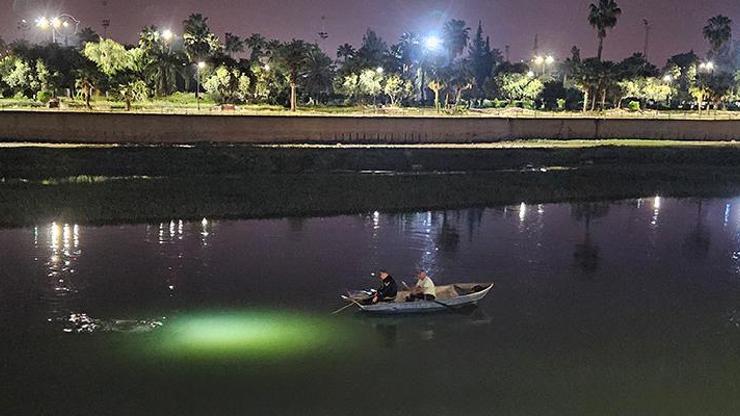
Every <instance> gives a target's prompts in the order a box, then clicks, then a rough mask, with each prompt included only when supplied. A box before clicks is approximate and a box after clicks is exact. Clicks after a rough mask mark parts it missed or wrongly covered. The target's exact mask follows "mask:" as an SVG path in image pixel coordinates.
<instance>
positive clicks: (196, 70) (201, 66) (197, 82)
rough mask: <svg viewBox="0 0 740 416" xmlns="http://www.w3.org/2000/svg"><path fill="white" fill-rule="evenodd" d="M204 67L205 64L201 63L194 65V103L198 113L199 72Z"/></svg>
mask: <svg viewBox="0 0 740 416" xmlns="http://www.w3.org/2000/svg"><path fill="white" fill-rule="evenodd" d="M205 67H206V63H205V62H203V61H198V63H197V64H195V74H196V75H195V101H196V102H197V103H198V111H200V71H201V70H202V69H205Z"/></svg>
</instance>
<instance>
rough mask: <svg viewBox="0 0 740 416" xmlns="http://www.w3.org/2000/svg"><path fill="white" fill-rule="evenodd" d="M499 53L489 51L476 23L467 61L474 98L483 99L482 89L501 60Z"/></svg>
mask: <svg viewBox="0 0 740 416" xmlns="http://www.w3.org/2000/svg"><path fill="white" fill-rule="evenodd" d="M500 55H501V54H500V52H498V51H497V50H491V44H490V40H489V38H488V37H486V38H485V40H484V39H483V28H482V26H481V22H480V21H478V29H477V30H476V31H475V37H473V40H472V42H471V43H470V50H469V55H468V56H469V60H470V70H471V72H472V75H473V80H474V81H473V87H474V93H475V96H476V97H478V98H479V99H480V98H482V97H483V94H484V92H483V87H484V86H485V85H486V81H487V80H488V78H490V77H491V75H492V72H493V67H494V66H495V65H496V63H497V62H499V61H500V60H501V56H500Z"/></svg>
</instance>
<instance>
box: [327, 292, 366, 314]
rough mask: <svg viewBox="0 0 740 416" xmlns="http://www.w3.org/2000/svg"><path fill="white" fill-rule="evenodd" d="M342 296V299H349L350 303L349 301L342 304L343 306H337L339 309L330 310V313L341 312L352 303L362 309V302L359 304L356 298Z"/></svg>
mask: <svg viewBox="0 0 740 416" xmlns="http://www.w3.org/2000/svg"><path fill="white" fill-rule="evenodd" d="M347 294H349V292H347ZM342 298H344V299H346V300H348V301H350V302H351V303H349V304H347V305H344V306H342V307H341V308H339V309H337V310H335V311H334V312H332V313H331V314H330V315H334V314H337V313H339V312H342V311H343V310H345V309H347V308H349V307H350V306H352V305H357V306H359V307H360V309H362V304H360V302H358V301H356V300H354V299H352V298H351V297H350V296H342Z"/></svg>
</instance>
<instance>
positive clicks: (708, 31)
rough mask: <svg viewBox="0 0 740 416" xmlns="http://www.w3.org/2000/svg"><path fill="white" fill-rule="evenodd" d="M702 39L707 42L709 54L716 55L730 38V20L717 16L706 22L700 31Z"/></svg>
mask: <svg viewBox="0 0 740 416" xmlns="http://www.w3.org/2000/svg"><path fill="white" fill-rule="evenodd" d="M702 33H703V34H704V39H706V40H708V41H709V45H710V46H711V50H710V52H711V53H712V54H716V53H717V52H719V50H720V49H721V48H722V46H724V44H725V43H726V42H727V41H729V40H730V39H731V38H732V19H730V18H729V17H727V16H723V15H721V14H718V15H717V16H714V17H712V18H711V19H709V20H707V25H706V26H704V29H703V30H702Z"/></svg>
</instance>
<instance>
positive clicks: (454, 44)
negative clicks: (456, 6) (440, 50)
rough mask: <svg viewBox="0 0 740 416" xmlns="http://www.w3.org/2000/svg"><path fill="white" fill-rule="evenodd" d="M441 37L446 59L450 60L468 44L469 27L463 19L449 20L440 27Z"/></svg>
mask: <svg viewBox="0 0 740 416" xmlns="http://www.w3.org/2000/svg"><path fill="white" fill-rule="evenodd" d="M442 39H443V43H444V46H445V49H446V50H447V59H448V61H450V62H451V61H452V60H454V59H455V58H456V57H457V56H458V55H460V54H462V53H463V51H464V50H465V48H466V47H467V46H468V41H469V40H470V28H469V27H468V26H467V24H466V23H465V21H464V20H459V19H452V20H449V21H448V22H446V23H445V24H444V27H443V28H442Z"/></svg>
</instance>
